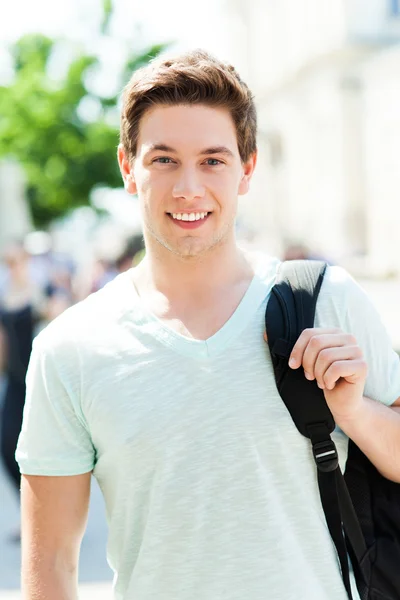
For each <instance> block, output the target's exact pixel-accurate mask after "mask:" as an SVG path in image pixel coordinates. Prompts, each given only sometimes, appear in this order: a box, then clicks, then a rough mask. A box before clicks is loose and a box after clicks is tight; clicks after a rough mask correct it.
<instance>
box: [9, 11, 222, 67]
mask: <svg viewBox="0 0 400 600" xmlns="http://www.w3.org/2000/svg"><path fill="white" fill-rule="evenodd" d="M226 1H227V0H214V1H213V2H210V3H206V2H204V1H203V2H194V1H193V0H168V1H165V0H164V1H162V0H150V1H148V0H140V2H138V1H137V0H114V6H115V11H114V23H113V30H114V32H118V35H121V36H123V37H124V38H126V39H128V38H130V37H132V38H134V37H136V38H137V36H138V32H137V29H136V26H137V25H140V26H141V31H142V35H141V37H143V38H144V39H145V40H146V41H147V40H150V41H159V40H160V39H162V40H168V39H169V40H177V41H178V42H179V46H180V47H183V48H188V47H199V46H202V47H206V48H207V49H209V50H211V51H213V52H215V53H218V54H219V55H220V56H221V55H222V56H221V58H228V57H226V56H224V54H226V34H227V32H226V27H225V28H224V27H223V21H222V18H221V7H222V5H223V4H224V2H226ZM3 2H4V4H5V3H6V2H7V8H6V9H5V8H4V9H3V11H2V18H1V20H0V43H1V44H2V45H3V46H4V43H7V42H10V41H13V40H15V39H17V38H18V37H19V36H21V35H22V34H24V33H27V32H36V31H40V32H43V33H46V34H49V35H62V36H68V37H69V38H73V39H78V40H85V39H86V40H87V41H88V42H89V43H90V39H91V38H92V37H93V35H94V32H95V31H96V26H97V24H98V22H99V18H100V14H101V6H102V0H64V1H63V0H61V1H60V2H55V1H54V0H11V1H7V0H3ZM0 4H1V2H0ZM132 41H133V43H135V40H134V39H132Z"/></svg>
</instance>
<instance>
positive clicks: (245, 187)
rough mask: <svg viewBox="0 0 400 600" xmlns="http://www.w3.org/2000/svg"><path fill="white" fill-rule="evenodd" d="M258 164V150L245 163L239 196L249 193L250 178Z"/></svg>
mask: <svg viewBox="0 0 400 600" xmlns="http://www.w3.org/2000/svg"><path fill="white" fill-rule="evenodd" d="M256 164H257V150H256V151H255V152H254V153H253V154H252V155H251V156H250V158H249V160H248V161H247V162H245V163H244V164H243V175H242V178H241V180H240V183H239V196H244V194H247V192H248V191H249V188H250V180H251V178H252V175H253V172H254V169H255V168H256Z"/></svg>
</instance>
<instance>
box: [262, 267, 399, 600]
mask: <svg viewBox="0 0 400 600" xmlns="http://www.w3.org/2000/svg"><path fill="white" fill-rule="evenodd" d="M325 270H326V264H325V263H321V262H317V261H289V262H285V263H282V265H281V268H280V271H279V273H278V277H277V281H276V284H275V286H274V287H273V289H272V292H271V296H270V299H269V302H268V306H267V310H266V315H265V325H266V332H267V337H268V345H269V349H270V353H271V358H272V363H273V367H274V373H275V379H276V384H277V388H278V391H279V394H280V395H281V397H282V399H283V401H284V403H285V405H286V407H287V409H288V410H289V412H290V415H291V417H292V419H293V421H294V423H295V425H296V427H297V429H298V430H299V432H300V433H301V434H302V435H304V436H305V437H307V438H309V439H310V440H311V445H312V453H313V456H314V460H315V463H316V467H317V475H318V486H319V491H320V496H321V503H322V507H323V510H324V513H325V518H326V522H327V525H328V529H329V532H330V534H331V537H332V540H333V542H334V544H335V546H336V550H337V553H338V558H339V562H340V567H341V573H342V578H343V583H344V586H345V588H346V591H347V595H348V597H349V600H353V597H352V593H351V588H350V578H349V562H348V557H350V560H351V563H352V566H353V570H354V574H355V578H356V582H357V588H358V591H359V594H360V598H361V600H399V598H400V485H399V484H397V483H394V482H392V481H389V480H388V479H386V478H385V477H383V476H382V475H381V474H380V473H379V472H378V471H377V469H376V468H375V467H374V466H373V464H372V463H371V462H370V461H369V460H368V458H367V457H366V456H365V455H364V454H363V453H362V452H361V450H360V449H359V448H358V447H357V446H356V445H355V444H354V442H352V441H351V440H350V441H349V453H348V459H347V463H346V471H345V473H344V475H343V474H342V472H341V470H340V467H339V464H338V455H337V451H336V447H335V444H334V442H333V440H332V439H331V436H330V434H331V433H332V431H333V430H334V428H335V422H334V420H333V417H332V413H331V411H330V410H329V408H328V406H327V404H326V401H325V397H324V394H323V391H322V390H321V389H320V388H319V387H318V385H317V383H316V381H315V380H314V381H308V380H307V379H306V378H305V376H304V371H303V369H302V368H299V369H296V370H293V369H290V368H289V366H288V359H289V356H290V353H291V351H292V349H293V347H294V344H295V343H296V341H297V339H298V337H299V335H300V333H301V332H302V331H303V330H304V329H306V328H310V327H313V326H314V317H315V308H316V303H317V298H318V294H319V292H320V289H321V285H322V282H323V278H324V274H325Z"/></svg>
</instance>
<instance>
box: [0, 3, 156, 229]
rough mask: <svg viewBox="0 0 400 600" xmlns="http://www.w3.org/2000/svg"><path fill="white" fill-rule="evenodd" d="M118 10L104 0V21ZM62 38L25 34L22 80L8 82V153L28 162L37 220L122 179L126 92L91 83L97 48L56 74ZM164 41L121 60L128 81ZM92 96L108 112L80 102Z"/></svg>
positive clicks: (0, 137) (0, 102) (16, 54)
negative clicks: (119, 116)
mask: <svg viewBox="0 0 400 600" xmlns="http://www.w3.org/2000/svg"><path fill="white" fill-rule="evenodd" d="M110 14H111V2H110V1H109V0H104V23H103V27H104V28H107V27H108V21H109V18H110ZM56 45H57V41H56V40H51V39H49V38H48V37H45V36H44V35H27V36H24V37H22V38H21V39H20V40H18V42H17V43H16V44H14V46H13V47H12V48H11V55H12V57H13V60H14V69H15V77H14V81H13V82H12V84H11V85H9V86H7V87H0V158H1V157H6V156H11V157H14V158H15V159H16V160H17V161H18V162H19V163H20V164H21V165H22V166H23V168H24V170H25V175H26V180H27V195H28V200H29V203H30V207H31V210H32V215H33V218H34V221H35V223H36V225H37V226H45V225H46V224H47V223H48V222H49V221H50V220H51V219H53V218H56V217H59V216H61V215H63V214H65V213H66V212H67V211H69V210H70V209H71V208H74V207H77V206H81V205H84V204H87V203H88V200H89V194H90V192H91V190H92V189H93V188H94V187H95V186H97V185H105V186H109V187H119V186H121V177H120V174H119V170H118V164H117V160H116V149H117V144H118V128H117V126H116V125H114V124H113V122H115V121H116V119H115V114H116V111H117V101H118V97H117V96H116V95H114V96H111V97H109V98H102V97H98V96H96V95H94V94H93V93H91V92H90V91H89V90H88V88H87V85H86V83H85V81H86V79H87V77H86V76H87V74H88V72H89V70H91V69H93V68H95V67H96V66H97V65H98V59H97V58H96V57H95V56H87V55H81V56H79V57H78V58H75V59H74V60H72V61H71V63H70V65H69V68H68V70H67V73H66V74H65V76H64V77H62V78H61V79H60V80H57V81H55V80H54V79H52V78H51V77H50V75H49V61H50V60H51V57H52V55H53V51H54V49H55V47H56ZM164 48H165V46H164V45H161V44H160V45H156V46H153V47H151V48H149V49H146V50H145V51H144V52H143V53H141V54H139V55H135V56H131V57H128V59H127V61H126V64H125V65H121V84H122V82H125V81H126V80H127V79H128V78H129V75H130V74H131V72H132V70H133V69H135V68H138V67H139V66H142V65H144V64H146V63H147V62H148V60H149V58H150V57H153V56H156V55H157V54H158V53H159V52H160V51H162V50H163V49H164ZM90 100H91V101H92V102H94V104H95V106H98V111H99V113H100V114H99V116H98V118H97V115H96V119H95V120H94V121H92V120H86V119H85V118H84V117H83V116H81V114H80V111H79V105H80V103H81V102H82V101H90ZM96 112H97V111H96ZM112 115H114V120H112V119H111V118H110V116H112Z"/></svg>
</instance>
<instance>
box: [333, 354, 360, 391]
mask: <svg viewBox="0 0 400 600" xmlns="http://www.w3.org/2000/svg"><path fill="white" fill-rule="evenodd" d="M367 371H368V366H367V363H366V362H365V360H362V359H356V360H341V361H338V362H334V363H333V364H332V365H331V366H330V367H329V369H328V370H327V371H326V373H325V375H324V386H325V387H326V389H328V390H333V388H334V387H335V384H336V382H337V381H338V380H339V379H341V378H343V379H345V380H346V381H347V382H348V383H354V384H355V383H358V382H359V381H360V380H361V379H365V378H366V376H367Z"/></svg>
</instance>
